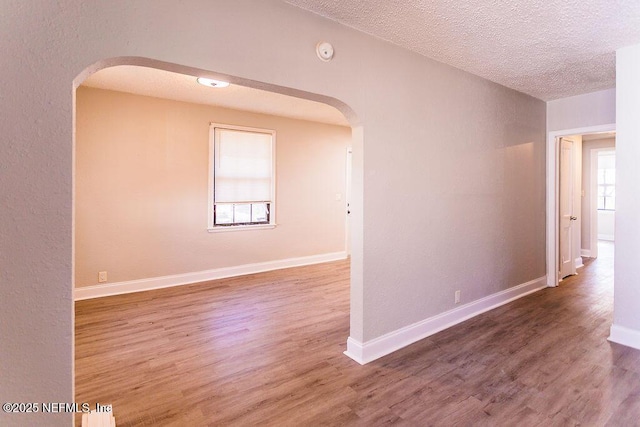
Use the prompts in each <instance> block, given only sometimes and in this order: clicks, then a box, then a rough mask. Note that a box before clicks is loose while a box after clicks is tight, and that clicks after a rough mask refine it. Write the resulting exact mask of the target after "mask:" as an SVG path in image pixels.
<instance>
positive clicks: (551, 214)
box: [546, 123, 616, 287]
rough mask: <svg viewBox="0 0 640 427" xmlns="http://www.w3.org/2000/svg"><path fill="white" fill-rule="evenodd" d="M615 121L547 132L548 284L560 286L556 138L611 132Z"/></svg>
mask: <svg viewBox="0 0 640 427" xmlns="http://www.w3.org/2000/svg"><path fill="white" fill-rule="evenodd" d="M614 130H616V125H615V123H613V124H606V125H598V126H588V127H583V128H576V129H566V130H558V131H553V132H549V133H548V134H547V276H546V277H547V286H552V287H553V286H558V281H559V277H558V276H559V275H558V223H559V222H558V209H557V206H558V147H557V144H556V138H559V137H562V136H571V135H584V134H586V133H596V132H611V131H614Z"/></svg>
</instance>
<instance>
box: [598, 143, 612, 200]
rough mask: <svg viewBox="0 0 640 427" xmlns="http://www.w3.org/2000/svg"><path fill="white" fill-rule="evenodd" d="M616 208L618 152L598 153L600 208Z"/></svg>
mask: <svg viewBox="0 0 640 427" xmlns="http://www.w3.org/2000/svg"><path fill="white" fill-rule="evenodd" d="M615 208H616V154H615V152H611V151H606V152H601V153H598V210H602V211H613V210H615Z"/></svg>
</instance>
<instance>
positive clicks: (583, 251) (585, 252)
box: [580, 249, 591, 258]
mask: <svg viewBox="0 0 640 427" xmlns="http://www.w3.org/2000/svg"><path fill="white" fill-rule="evenodd" d="M580 256H583V257H586V258H591V251H590V250H589V249H580Z"/></svg>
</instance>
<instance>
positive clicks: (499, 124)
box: [0, 0, 546, 425]
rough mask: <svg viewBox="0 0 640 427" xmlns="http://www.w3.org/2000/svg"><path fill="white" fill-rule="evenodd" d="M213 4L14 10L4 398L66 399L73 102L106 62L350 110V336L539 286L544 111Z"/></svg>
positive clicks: (3, 110) (4, 208)
mask: <svg viewBox="0 0 640 427" xmlns="http://www.w3.org/2000/svg"><path fill="white" fill-rule="evenodd" d="M215 4H216V7H211V2H210V1H204V0H199V1H198V0H194V1H191V2H186V3H183V2H175V1H173V0H154V1H151V0H140V1H137V2H104V1H97V0H95V1H85V2H77V1H72V0H62V1H59V2H55V3H54V2H43V3H40V4H39V5H38V7H33V5H31V4H29V3H28V2H17V1H3V3H2V9H3V25H2V30H1V31H2V32H3V37H1V38H0V48H1V51H2V52H3V55H2V57H3V59H2V63H1V68H0V73H1V76H2V80H1V81H2V83H0V84H1V85H2V86H1V87H0V93H1V94H2V102H1V103H0V123H2V130H3V138H2V140H1V142H0V158H2V159H3V160H2V178H1V183H0V187H1V188H2V189H3V190H2V193H1V195H0V198H1V199H0V217H1V218H2V219H3V230H2V234H1V235H0V244H1V245H0V248H1V250H2V257H1V262H2V264H1V266H0V267H1V268H0V274H1V276H0V281H1V283H2V287H1V290H0V292H1V294H0V313H2V322H1V323H0V333H1V335H0V342H2V346H0V359H1V360H2V365H1V367H0V369H1V372H0V378H2V388H1V389H0V400H2V401H35V402H46V401H55V402H64V401H73V396H72V371H73V365H72V342H73V339H72V337H73V302H72V298H71V296H72V262H73V261H72V260H73V258H72V254H73V252H72V241H73V239H72V188H73V187H72V183H73V175H72V170H73V163H72V159H73V157H72V156H73V120H74V116H73V109H74V96H73V93H74V91H73V88H74V80H75V84H76V85H77V84H78V83H79V81H78V80H81V79H82V76H81V77H80V78H79V79H77V78H78V76H79V75H81V74H82V75H83V76H86V73H87V72H88V71H90V69H91V68H89V69H88V68H87V67H92V68H93V69H95V68H100V67H102V66H105V65H108V64H117V63H131V62H132V60H112V61H103V60H105V59H107V58H116V57H145V58H153V59H155V60H159V61H164V62H167V63H171V64H180V65H183V66H186V67H194V68H197V69H202V70H211V71H213V72H215V73H217V74H216V75H218V76H219V77H225V76H229V78H230V79H231V80H232V82H239V83H245V84H249V85H253V86H256V87H268V88H272V89H274V90H279V91H282V92H286V93H294V94H295V93H298V94H300V93H302V92H306V93H312V94H318V95H313V96H311V95H308V96H311V97H313V98H314V99H320V100H322V99H324V100H327V99H329V98H334V99H338V100H340V101H341V102H335V101H333V104H334V105H337V106H339V107H341V108H343V110H344V111H346V112H347V114H349V117H351V119H352V125H354V135H355V139H354V141H353V145H354V176H353V185H354V188H353V191H354V198H353V200H352V202H353V206H352V211H353V212H354V213H353V218H352V221H353V222H352V225H353V238H354V241H353V247H352V254H353V255H352V265H353V273H352V305H351V316H352V320H351V337H352V338H354V339H355V340H358V341H362V342H366V341H368V340H371V339H373V338H376V337H378V336H380V335H382V334H385V333H388V332H390V331H394V330H396V329H398V328H401V327H403V326H406V325H409V324H412V323H414V322H418V321H420V320H422V319H426V318H429V317H431V316H434V315H437V314H439V313H442V312H444V311H447V310H450V309H451V308H453V306H454V304H453V301H454V298H453V295H454V291H455V290H461V291H462V302H463V303H466V302H470V301H473V300H477V299H479V298H482V297H485V296H487V295H491V294H493V293H495V292H498V291H500V290H504V289H507V288H510V287H513V286H515V285H518V284H521V283H524V282H527V281H529V280H532V279H536V278H539V277H540V276H543V275H544V274H545V237H544V236H545V163H544V155H545V144H544V142H545V111H546V109H545V103H544V102H542V101H540V100H537V99H534V98H532V97H529V96H526V95H523V94H521V93H518V92H515V91H513V90H509V89H506V88H504V87H502V86H499V85H497V84H494V83H491V82H489V81H486V80H483V79H481V78H479V77H476V76H473V75H470V74H468V73H465V72H463V71H460V70H458V69H455V68H452V67H449V66H446V65H443V64H441V63H438V62H435V61H431V60H429V59H426V58H424V57H422V56H419V55H417V54H413V53H410V52H408V51H405V50H402V49H400V48H398V47H396V46H393V45H391V44H388V43H385V42H382V41H380V40H378V39H375V38H373V37H370V36H367V35H364V34H362V33H358V32H356V31H354V30H351V29H349V28H346V27H343V26H340V25H338V24H336V23H333V22H331V21H327V20H325V19H322V18H320V17H318V16H316V15H313V14H310V13H306V12H304V11H301V10H299V9H297V8H294V7H292V6H289V5H286V4H284V3H282V2H279V1H273V0H265V1H260V2H255V1H248V0H239V1H238V0H233V1H231V0H229V1H217V2H215ZM320 40H327V41H330V42H331V43H333V45H334V47H335V51H336V54H335V59H334V60H333V61H331V62H329V63H322V62H320V61H319V60H318V59H317V57H316V55H315V51H314V49H315V45H316V43H317V42H318V41H320ZM99 61H103V62H101V63H98V62H99ZM133 62H135V63H137V64H141V65H152V62H149V61H144V60H135V61H133ZM156 65H161V64H156ZM164 66H165V67H166V68H170V69H172V70H174V71H181V72H195V70H193V69H189V68H186V67H180V66H170V65H167V64H164ZM83 71H84V74H83ZM234 76H235V77H234ZM257 82H264V83H267V84H268V85H266V86H265V85H264V84H261V83H257ZM284 87H287V88H292V89H293V90H285V89H283V88H284ZM345 104H346V105H348V106H349V107H350V108H345V107H344V105H345ZM352 112H355V114H351V113H352ZM345 339H346V337H345ZM70 422H71V417H70V416H66V415H63V416H59V417H48V416H44V415H29V416H26V415H25V416H19V415H14V414H11V416H9V415H8V414H4V413H3V414H1V415H0V424H3V425H26V424H46V425H68V424H69V423H70Z"/></svg>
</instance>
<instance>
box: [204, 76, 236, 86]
mask: <svg viewBox="0 0 640 427" xmlns="http://www.w3.org/2000/svg"><path fill="white" fill-rule="evenodd" d="M197 80H198V83H200V84H201V85H203V86H209V87H227V86H229V82H223V81H221V80H213V79H207V78H204V77H198V79H197Z"/></svg>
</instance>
